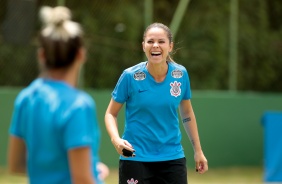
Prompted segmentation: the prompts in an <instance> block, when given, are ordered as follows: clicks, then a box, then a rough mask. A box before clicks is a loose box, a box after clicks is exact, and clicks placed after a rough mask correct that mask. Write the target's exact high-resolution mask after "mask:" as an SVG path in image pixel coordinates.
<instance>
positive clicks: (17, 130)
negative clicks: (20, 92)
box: [9, 98, 23, 138]
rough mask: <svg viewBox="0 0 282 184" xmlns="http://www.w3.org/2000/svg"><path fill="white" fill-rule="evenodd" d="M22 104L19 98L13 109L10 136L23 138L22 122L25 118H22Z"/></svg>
mask: <svg viewBox="0 0 282 184" xmlns="http://www.w3.org/2000/svg"><path fill="white" fill-rule="evenodd" d="M21 103H22V101H20V100H19V98H17V99H16V101H15V103H14V109H13V114H12V119H11V124H10V128H9V133H10V135H13V136H16V137H19V138H23V132H22V128H21V126H22V122H21V120H22V119H23V117H21V110H20V109H21Z"/></svg>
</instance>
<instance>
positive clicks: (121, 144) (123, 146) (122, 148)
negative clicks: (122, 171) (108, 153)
mask: <svg viewBox="0 0 282 184" xmlns="http://www.w3.org/2000/svg"><path fill="white" fill-rule="evenodd" d="M113 144H114V146H115V148H116V150H117V152H118V154H120V155H122V156H124V157H134V156H135V153H134V152H135V150H134V148H133V146H132V145H131V144H130V143H129V142H128V141H127V140H124V139H121V138H119V139H115V140H114V141H113Z"/></svg>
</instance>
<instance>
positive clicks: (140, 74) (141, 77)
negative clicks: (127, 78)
mask: <svg viewBox="0 0 282 184" xmlns="http://www.w3.org/2000/svg"><path fill="white" fill-rule="evenodd" d="M133 77H134V79H135V80H137V81H140V80H144V79H145V78H146V74H145V73H144V72H136V73H135V74H134V75H133Z"/></svg>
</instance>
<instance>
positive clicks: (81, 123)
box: [63, 104, 95, 150]
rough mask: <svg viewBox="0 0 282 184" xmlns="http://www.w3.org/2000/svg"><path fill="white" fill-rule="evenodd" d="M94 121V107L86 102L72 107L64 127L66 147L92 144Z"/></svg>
mask: <svg viewBox="0 0 282 184" xmlns="http://www.w3.org/2000/svg"><path fill="white" fill-rule="evenodd" d="M94 121H95V117H94V109H93V108H92V107H90V106H88V105H86V104H85V105H83V106H81V105H79V106H77V107H75V108H74V109H72V111H71V113H70V115H69V117H68V118H67V121H66V122H65V125H64V128H63V141H64V146H65V148H66V149H67V150H68V149H72V148H76V147H84V146H91V144H92V141H93V140H92V138H93V137H92V134H91V133H92V131H93V124H94V123H95V122H94Z"/></svg>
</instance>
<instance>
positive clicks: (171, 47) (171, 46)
mask: <svg viewBox="0 0 282 184" xmlns="http://www.w3.org/2000/svg"><path fill="white" fill-rule="evenodd" d="M173 46H174V43H173V42H171V43H170V44H169V47H170V48H169V52H171V51H172V50H173Z"/></svg>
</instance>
